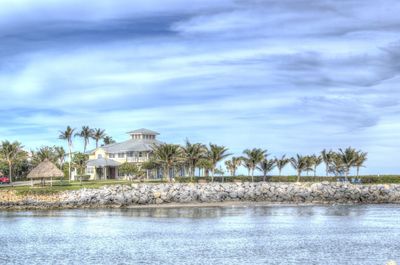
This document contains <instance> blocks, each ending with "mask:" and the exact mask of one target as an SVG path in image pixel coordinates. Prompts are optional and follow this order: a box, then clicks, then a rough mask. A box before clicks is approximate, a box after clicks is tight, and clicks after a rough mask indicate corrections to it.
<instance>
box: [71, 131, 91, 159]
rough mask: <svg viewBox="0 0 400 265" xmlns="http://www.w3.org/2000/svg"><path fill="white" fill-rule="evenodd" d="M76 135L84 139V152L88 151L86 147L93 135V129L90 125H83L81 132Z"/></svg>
mask: <svg viewBox="0 0 400 265" xmlns="http://www.w3.org/2000/svg"><path fill="white" fill-rule="evenodd" d="M75 136H78V137H81V138H82V139H83V153H86V147H87V145H88V144H89V140H90V138H92V137H93V129H90V128H89V126H83V127H82V130H81V131H80V132H77V133H75Z"/></svg>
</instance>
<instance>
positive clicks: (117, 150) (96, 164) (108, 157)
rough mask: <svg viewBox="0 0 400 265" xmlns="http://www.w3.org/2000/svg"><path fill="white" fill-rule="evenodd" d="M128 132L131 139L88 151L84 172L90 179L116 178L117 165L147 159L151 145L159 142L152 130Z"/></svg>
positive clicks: (139, 162)
mask: <svg viewBox="0 0 400 265" xmlns="http://www.w3.org/2000/svg"><path fill="white" fill-rule="evenodd" d="M128 134H129V135H130V137H131V139H129V140H127V141H124V142H121V143H114V144H109V145H104V146H101V147H98V148H96V149H94V150H92V151H89V152H88V153H89V161H88V163H87V168H86V174H87V175H90V179H91V180H97V179H118V178H119V175H118V166H119V165H121V164H122V163H124V162H129V163H137V164H141V163H143V162H146V161H149V158H150V156H151V152H152V147H153V145H155V144H161V142H159V141H158V140H157V139H156V138H157V135H159V133H157V132H154V131H152V130H148V129H139V130H134V131H131V132H129V133H128ZM147 174H149V172H147Z"/></svg>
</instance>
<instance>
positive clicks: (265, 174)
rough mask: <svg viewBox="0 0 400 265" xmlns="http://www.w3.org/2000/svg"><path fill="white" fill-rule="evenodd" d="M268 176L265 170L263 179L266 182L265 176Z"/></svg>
mask: <svg viewBox="0 0 400 265" xmlns="http://www.w3.org/2000/svg"><path fill="white" fill-rule="evenodd" d="M266 177H267V172H264V175H263V181H264V182H265V178H266Z"/></svg>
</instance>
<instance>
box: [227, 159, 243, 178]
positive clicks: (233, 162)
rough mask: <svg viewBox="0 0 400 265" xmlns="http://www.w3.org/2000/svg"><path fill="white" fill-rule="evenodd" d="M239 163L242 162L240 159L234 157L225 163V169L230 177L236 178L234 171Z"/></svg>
mask: <svg viewBox="0 0 400 265" xmlns="http://www.w3.org/2000/svg"><path fill="white" fill-rule="evenodd" d="M241 163H242V160H241V159H240V157H235V156H233V157H232V158H231V159H230V160H227V161H225V166H226V169H227V170H228V171H229V173H230V175H231V176H232V177H235V176H236V170H237V169H238V167H239V166H240V164H241Z"/></svg>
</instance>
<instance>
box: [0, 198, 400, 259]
mask: <svg viewBox="0 0 400 265" xmlns="http://www.w3.org/2000/svg"><path fill="white" fill-rule="evenodd" d="M0 244H1V249H2V250H1V254H0V264H31V265H36V264H97V265H98V264H114V265H117V264H208V265H209V264H230V265H232V264H335V265H336V264H382V265H383V264H385V263H386V262H387V261H388V260H390V259H392V260H396V261H397V262H399V261H400V206H395V205H358V206H297V207H296V206H293V207H292V206H274V207H264V206H263V207H221V208H213V207H204V208H171V209H169V208H147V209H125V210H119V209H118V210H108V209H106V210H64V211H27V212H0Z"/></svg>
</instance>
